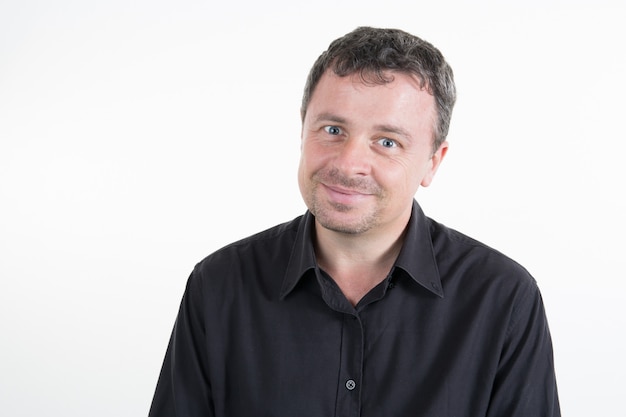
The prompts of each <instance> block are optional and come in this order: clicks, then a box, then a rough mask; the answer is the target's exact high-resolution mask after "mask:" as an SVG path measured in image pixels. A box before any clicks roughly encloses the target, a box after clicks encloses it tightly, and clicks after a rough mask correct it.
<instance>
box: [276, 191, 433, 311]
mask: <svg viewBox="0 0 626 417" xmlns="http://www.w3.org/2000/svg"><path fill="white" fill-rule="evenodd" d="M314 226H315V217H314V216H313V214H311V212H310V211H307V212H306V213H305V214H304V216H303V217H302V218H301V221H300V224H299V225H298V232H297V234H296V239H295V241H294V245H293V249H292V251H291V257H290V258H289V264H288V265H287V270H286V272H285V277H284V279H283V285H282V287H281V290H280V298H281V299H283V298H285V297H286V296H287V295H288V294H289V293H290V292H291V291H293V289H294V288H295V287H296V285H297V284H298V282H299V281H300V279H301V278H302V277H303V276H304V274H305V273H306V272H307V271H309V270H311V269H315V266H316V261H315V251H314V249H313V230H314V229H313V228H314ZM395 268H400V269H402V270H403V271H404V272H406V273H407V274H408V275H409V276H410V277H411V278H412V279H413V280H414V281H415V282H417V283H418V284H419V285H421V286H423V287H424V288H426V289H427V290H429V291H430V292H432V293H434V294H436V295H438V296H439V297H442V298H443V290H442V287H441V278H440V276H439V269H438V268H437V262H436V260H435V252H434V249H433V246H432V239H431V236H430V230H429V222H428V218H427V217H426V216H425V215H424V212H423V211H422V209H421V207H420V206H419V204H417V202H416V201H415V200H414V201H413V209H412V212H411V218H410V219H409V223H408V225H407V230H406V235H405V240H404V244H403V245H402V249H401V251H400V255H398V259H397V260H396V263H395Z"/></svg>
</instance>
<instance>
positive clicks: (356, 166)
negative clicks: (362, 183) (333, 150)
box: [334, 137, 372, 176]
mask: <svg viewBox="0 0 626 417" xmlns="http://www.w3.org/2000/svg"><path fill="white" fill-rule="evenodd" d="M371 152H372V151H371V149H370V146H369V142H368V141H367V140H365V139H363V138H359V137H350V138H348V139H346V140H345V141H344V142H343V143H342V144H341V147H340V148H339V150H338V152H337V156H336V158H335V161H334V162H335V168H337V169H338V170H339V171H341V172H342V173H343V174H344V175H346V176H358V175H369V174H370V172H371V169H372V165H371V162H372V161H371V158H372V155H371Z"/></svg>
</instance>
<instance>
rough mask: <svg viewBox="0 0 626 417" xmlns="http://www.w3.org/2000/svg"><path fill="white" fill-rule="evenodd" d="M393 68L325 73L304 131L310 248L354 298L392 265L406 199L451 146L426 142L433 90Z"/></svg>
mask: <svg viewBox="0 0 626 417" xmlns="http://www.w3.org/2000/svg"><path fill="white" fill-rule="evenodd" d="M391 75H393V81H392V82H390V83H387V84H382V85H381V84H372V83H366V82H364V81H363V80H362V79H361V77H360V76H359V75H352V76H347V77H339V76H337V75H335V74H334V73H332V72H328V71H327V72H326V73H325V74H324V75H323V76H322V78H321V79H320V82H319V84H318V85H317V87H316V88H315V91H314V92H313V95H312V98H311V101H310V103H309V107H308V108H307V112H306V116H305V119H304V122H303V128H302V144H301V147H302V152H301V159H300V168H299V172H298V182H299V186H300V192H301V193H302V197H303V199H304V201H305V203H306V205H307V207H308V208H309V210H310V211H311V212H312V213H313V214H314V215H315V219H316V238H317V242H316V255H317V256H318V261H319V262H320V265H321V266H323V267H324V269H326V270H327V272H329V273H331V275H332V276H333V278H334V279H335V281H337V283H338V284H339V286H340V287H341V288H342V290H343V291H344V293H346V292H352V291H350V289H349V287H353V286H357V287H359V288H360V289H359V290H358V291H355V292H354V294H353V295H349V294H346V296H347V297H348V298H352V301H353V304H354V303H356V301H358V299H360V297H361V296H362V295H364V293H365V292H366V291H367V290H368V289H370V288H371V287H373V286H374V285H375V284H376V283H378V282H380V281H381V280H382V279H384V277H385V275H386V273H387V272H388V269H387V268H388V267H389V268H390V267H391V265H393V262H394V260H395V257H396V256H397V254H398V252H399V250H400V248H401V246H402V241H401V239H402V234H403V231H404V229H405V227H406V225H407V223H408V220H409V218H410V215H411V207H412V202H413V197H414V195H415V193H416V191H417V189H418V188H419V186H420V185H421V186H423V187H426V186H428V185H430V183H431V182H432V180H433V177H434V175H435V173H436V171H437V168H438V167H439V165H440V163H441V161H442V159H443V157H444V156H445V154H446V152H447V149H448V144H447V143H446V142H444V143H443V144H442V145H441V146H440V147H439V148H438V149H437V150H436V151H434V152H433V149H432V142H433V131H434V129H433V127H434V121H435V120H436V110H435V109H436V107H435V101H434V98H433V96H432V95H430V94H429V93H428V92H427V91H425V90H423V89H421V88H420V86H419V84H418V82H417V81H416V80H415V79H414V78H413V77H412V76H410V75H407V74H403V73H391ZM380 275H382V277H381V276H380ZM357 281H358V282H357Z"/></svg>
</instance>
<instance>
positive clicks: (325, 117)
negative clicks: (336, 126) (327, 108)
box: [313, 112, 347, 124]
mask: <svg viewBox="0 0 626 417" xmlns="http://www.w3.org/2000/svg"><path fill="white" fill-rule="evenodd" d="M313 122H314V123H320V122H335V123H343V124H345V123H346V122H347V120H346V119H344V118H343V117H339V116H337V115H336V114H332V113H327V112H325V113H320V114H318V115H317V117H316V118H315V120H313Z"/></svg>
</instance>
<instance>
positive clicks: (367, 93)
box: [305, 71, 436, 130]
mask: <svg viewBox="0 0 626 417" xmlns="http://www.w3.org/2000/svg"><path fill="white" fill-rule="evenodd" d="M384 76H385V78H386V79H387V80H389V81H388V82H386V83H381V82H376V83H375V82H373V80H374V79H373V78H371V77H368V76H366V77H362V76H361V75H360V74H358V73H357V74H351V75H347V76H343V77H342V76H338V75H336V74H335V73H333V72H332V71H326V72H325V73H324V74H323V75H322V77H321V78H320V80H319V83H318V85H317V86H316V88H315V90H314V91H313V95H312V97H311V100H310V102H309V106H308V109H307V114H306V118H305V122H306V121H307V119H308V120H309V121H311V120H315V119H317V118H318V117H319V115H320V114H327V115H330V114H332V115H335V116H336V117H338V118H341V119H342V120H347V121H351V120H354V121H359V122H360V123H367V122H371V123H377V124H380V123H394V124H397V125H402V126H404V127H405V128H406V129H420V130H421V129H423V128H429V129H431V128H432V127H433V122H434V120H435V114H436V111H435V100H434V97H433V96H432V95H431V94H430V93H429V92H428V91H427V90H426V88H424V87H423V86H422V83H421V82H420V80H419V79H417V78H416V77H414V76H412V75H408V74H405V73H400V72H392V71H388V72H385V73H384Z"/></svg>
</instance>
